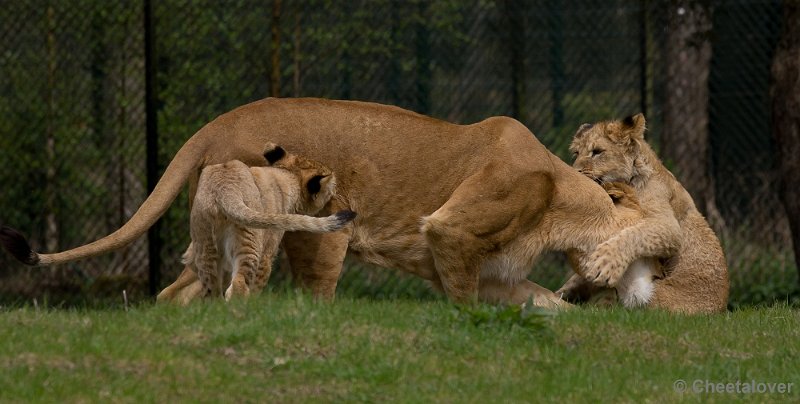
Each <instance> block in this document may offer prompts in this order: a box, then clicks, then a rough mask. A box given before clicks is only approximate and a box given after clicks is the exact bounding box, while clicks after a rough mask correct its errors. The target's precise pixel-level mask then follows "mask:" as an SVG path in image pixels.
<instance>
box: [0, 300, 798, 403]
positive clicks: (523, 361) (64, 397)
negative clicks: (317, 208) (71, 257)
mask: <svg viewBox="0 0 800 404" xmlns="http://www.w3.org/2000/svg"><path fill="white" fill-rule="evenodd" d="M798 324H800V311H798V310H797V309H792V308H789V307H785V306H776V307H770V308H757V309H756V308H750V309H742V310H737V311H735V312H732V313H728V314H724V315H717V316H698V317H684V316H673V315H668V314H665V313H658V312H643V311H624V310H619V309H589V308H582V309H577V310H572V311H569V312H565V313H560V314H557V315H547V314H542V313H540V312H536V311H524V310H523V311H520V310H513V309H503V308H495V307H490V306H481V305H479V306H472V307H467V308H458V307H456V306H453V305H451V304H449V303H447V302H445V301H442V300H410V299H403V298H399V299H385V300H370V299H359V298H341V299H339V300H337V302H336V303H335V304H319V303H315V302H313V301H311V300H310V299H309V298H308V297H306V296H302V295H298V294H296V293H293V292H277V293H268V294H264V295H263V296H260V297H256V298H253V299H250V300H249V301H246V302H233V303H231V304H223V303H222V302H202V303H199V304H195V305H192V306H190V307H188V308H177V307H171V306H154V305H151V304H140V305H137V306H135V307H131V308H129V310H127V311H126V310H125V309H124V308H122V307H119V308H110V309H104V310H91V309H68V310H56V309H47V310H45V309H36V308H34V307H30V306H29V307H24V308H18V307H17V308H9V307H6V308H3V309H0V340H2V344H0V374H2V377H0V402H29V401H33V402H61V401H67V402H77V401H82V402H98V401H103V402H108V401H111V402H173V401H188V402H220V401H224V402H384V401H389V402H476V403H482V402H490V401H494V402H538V401H561V402H569V401H577V402H599V401H600V400H603V401H607V402H611V401H612V400H616V401H620V400H621V401H631V402H644V401H650V402H671V401H684V400H688V401H712V402H729V401H731V400H732V399H748V400H752V399H755V400H756V401H760V402H763V401H794V402H797V401H798V400H800V366H799V365H798V363H800V362H799V361H798V359H800V327H798ZM677 380H684V381H686V383H687V386H688V390H689V391H688V392H683V393H680V392H676V391H675V387H674V386H675V383H676V381H677ZM695 380H701V381H705V380H708V381H709V382H714V383H718V382H722V383H728V382H730V383H736V381H742V382H745V381H748V382H749V381H751V380H755V381H756V382H763V383H780V382H785V383H793V386H790V387H791V392H790V393H784V394H780V393H772V394H769V393H764V394H750V395H747V394H735V393H734V394H729V393H715V394H713V393H712V394H707V393H695V392H692V391H691V389H692V387H693V385H695V382H694V381H695ZM678 385H679V387H680V382H678ZM700 386H701V387H702V386H705V384H704V383H701V384H700ZM703 388H706V387H703ZM740 388H741V387H740Z"/></svg>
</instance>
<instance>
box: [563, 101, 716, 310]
mask: <svg viewBox="0 0 800 404" xmlns="http://www.w3.org/2000/svg"><path fill="white" fill-rule="evenodd" d="M644 132H645V119H644V115H642V114H638V115H635V116H631V117H628V118H625V119H624V120H621V121H604V122H598V123H596V124H593V125H592V124H584V125H582V126H581V127H580V128H579V129H578V131H577V133H576V134H575V136H574V138H573V140H572V144H571V145H570V150H571V151H572V152H573V153H574V154H575V163H574V164H573V166H574V167H575V168H577V169H578V170H579V171H580V172H581V173H583V174H585V175H586V176H588V177H590V178H592V179H594V180H596V181H598V182H600V183H606V182H614V181H620V182H624V183H626V184H630V185H631V186H633V188H634V189H635V192H636V195H637V197H638V198H639V202H640V205H641V207H642V209H643V210H644V219H643V220H641V221H640V222H639V223H637V224H636V225H635V226H633V227H630V228H627V229H625V230H623V231H622V232H620V234H619V235H618V236H616V237H614V238H612V239H611V240H609V241H607V242H606V243H604V244H611V245H603V244H601V245H600V246H598V247H597V250H596V251H595V253H594V254H599V255H602V254H606V253H607V252H608V251H625V250H624V248H623V249H621V250H612V249H618V248H620V246H624V245H625V244H626V243H627V244H631V243H640V244H644V245H646V246H645V247H647V248H644V249H642V250H646V251H651V252H653V253H654V254H653V255H657V253H656V252H657V251H662V252H663V251H671V253H670V254H665V255H664V258H665V259H664V260H662V264H663V270H664V278H663V279H657V280H656V281H655V283H654V290H653V298H652V300H651V301H650V304H649V307H657V308H663V309H666V310H670V311H674V312H683V313H712V312H720V311H724V310H726V308H727V303H728V290H729V281H728V266H727V263H726V261H725V255H724V253H723V251H722V246H721V245H720V242H719V239H717V236H716V235H715V234H714V231H713V230H711V228H710V226H709V225H708V223H707V222H706V220H705V218H703V216H702V215H701V214H700V212H699V211H698V210H697V208H696V207H695V204H694V201H692V198H691V196H690V195H689V193H688V192H687V191H686V189H685V188H684V187H683V186H682V185H681V184H680V183H679V182H678V180H676V179H675V177H674V176H673V175H672V173H670V172H669V171H668V170H667V168H666V167H664V165H663V164H662V163H661V161H660V160H659V158H658V156H656V154H655V152H654V151H653V149H651V148H650V146H649V145H648V144H647V142H646V141H645V140H644ZM602 249H605V250H603V251H599V250H602ZM630 259H631V257H621V258H619V259H618V260H617V261H616V262H611V263H610V264H608V263H607V265H606V267H604V268H589V270H588V271H587V273H586V274H584V275H585V277H586V280H587V281H589V282H594V283H595V285H598V286H605V285H608V286H611V287H613V286H615V284H616V283H617V282H618V280H619V279H620V278H621V277H622V276H623V275H624V274H625V273H626V268H627V265H626V264H627V263H628V261H627V260H630ZM571 281H572V280H570V282H568V285H565V287H564V288H562V292H564V294H565V295H570V294H571V288H574V286H575V282H571ZM567 286H571V288H567Z"/></svg>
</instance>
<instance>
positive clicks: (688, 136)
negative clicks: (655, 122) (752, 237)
mask: <svg viewBox="0 0 800 404" xmlns="http://www.w3.org/2000/svg"><path fill="white" fill-rule="evenodd" d="M668 13H669V14H668V16H667V24H668V32H667V47H666V61H667V78H666V100H665V104H664V129H663V132H662V134H661V153H662V157H663V159H664V160H665V162H666V163H667V164H668V165H669V166H671V168H672V171H673V173H674V174H675V176H676V177H677V178H678V180H679V181H680V182H681V183H682V184H683V186H684V187H685V188H686V189H687V190H688V191H689V194H691V196H692V198H693V199H694V201H695V204H696V205H697V208H698V209H699V210H700V211H701V212H702V213H703V214H705V215H706V216H707V217H708V219H709V222H710V223H711V225H712V226H713V227H714V228H715V229H717V230H721V229H722V228H723V227H724V223H723V221H722V216H721V215H720V213H719V210H718V209H717V204H716V196H715V191H714V178H713V173H712V170H711V149H710V142H709V140H710V139H709V131H708V93H709V92H708V74H709V71H710V68H711V41H710V36H711V35H710V33H711V14H712V9H711V6H710V5H709V4H707V2H703V1H697V0H677V1H674V2H672V3H670V8H669V10H668Z"/></svg>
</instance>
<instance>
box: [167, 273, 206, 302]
mask: <svg viewBox="0 0 800 404" xmlns="http://www.w3.org/2000/svg"><path fill="white" fill-rule="evenodd" d="M202 288H203V285H202V283H200V279H198V278H197V272H195V270H194V269H193V268H192V266H191V265H186V266H185V267H184V268H183V272H181V274H180V275H178V279H176V280H175V282H172V284H171V285H169V286H167V287H166V288H164V290H162V291H161V292H160V293H159V294H158V296H156V302H158V303H179V304H186V303H189V301H191V300H192V299H194V298H195V297H197V295H198V294H199V291H200V290H202Z"/></svg>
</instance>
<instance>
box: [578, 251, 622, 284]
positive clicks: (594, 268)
mask: <svg viewBox="0 0 800 404" xmlns="http://www.w3.org/2000/svg"><path fill="white" fill-rule="evenodd" d="M624 273H625V263H624V262H622V260H621V259H619V258H616V257H614V256H613V255H612V254H610V252H609V251H606V249H604V248H598V249H597V250H595V252H593V253H592V255H591V256H590V257H589V262H588V263H587V265H586V272H585V273H584V278H585V279H586V280H587V281H589V282H591V283H592V284H594V285H595V286H601V287H612V288H613V287H616V286H617V283H618V282H619V280H620V279H621V278H622V275H623V274H624Z"/></svg>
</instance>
